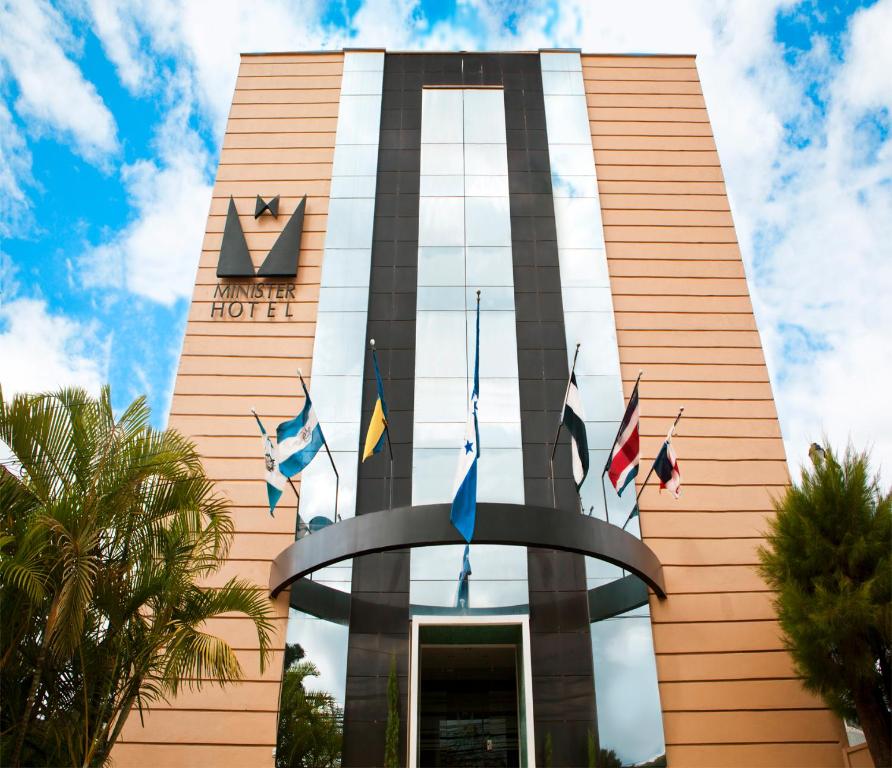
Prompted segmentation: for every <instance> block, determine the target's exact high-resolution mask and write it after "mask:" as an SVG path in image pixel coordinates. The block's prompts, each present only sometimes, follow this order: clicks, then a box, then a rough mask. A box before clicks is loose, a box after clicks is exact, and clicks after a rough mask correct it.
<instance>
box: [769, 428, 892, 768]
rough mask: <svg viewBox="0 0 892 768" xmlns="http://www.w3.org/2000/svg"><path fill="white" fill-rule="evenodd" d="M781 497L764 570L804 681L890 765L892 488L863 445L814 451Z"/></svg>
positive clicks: (879, 761)
mask: <svg viewBox="0 0 892 768" xmlns="http://www.w3.org/2000/svg"><path fill="white" fill-rule="evenodd" d="M811 455H812V460H811V466H810V467H805V468H803V470H802V475H801V478H800V481H799V483H798V484H796V485H794V486H792V487H791V488H789V489H788V491H787V493H786V495H785V496H784V497H783V498H782V499H780V500H778V501H777V502H776V503H775V509H776V511H777V515H776V518H775V519H774V521H773V522H772V524H771V530H770V533H769V536H768V544H769V546H768V547H767V548H763V549H762V550H761V551H760V556H761V559H762V574H763V576H764V577H765V579H766V581H767V582H768V584H769V585H770V586H771V587H772V588H773V589H774V590H775V591H776V592H777V598H776V607H777V611H778V618H779V620H780V625H781V628H782V630H783V632H784V636H785V641H786V644H787V647H788V649H789V651H790V653H791V655H792V656H793V659H794V661H795V664H796V669H797V671H798V673H799V674H800V675H801V676H802V681H803V683H804V685H805V687H806V688H807V689H809V690H811V691H813V692H815V693H817V694H819V695H820V696H821V697H823V699H824V701H825V702H826V703H827V705H828V707H830V709H832V710H833V711H834V712H836V713H837V714H839V715H840V716H841V717H844V718H846V719H848V720H850V721H854V722H857V723H859V724H860V725H861V727H862V728H863V729H864V735H865V738H866V740H867V745H868V748H869V749H870V753H871V756H872V757H873V761H874V765H876V766H877V767H878V768H879V767H880V766H889V765H892V717H890V699H892V494H890V492H889V491H888V490H886V491H883V490H882V489H881V488H880V484H879V479H878V477H877V476H871V474H870V466H869V457H868V455H867V453H858V452H856V451H855V450H854V449H853V448H852V447H851V446H849V447H848V448H847V449H846V452H845V455H844V456H843V457H842V459H841V460H840V459H839V458H838V457H837V456H836V454H835V453H834V452H833V451H832V450H831V449H829V448H827V449H825V450H815V451H813V452H812V454H811Z"/></svg>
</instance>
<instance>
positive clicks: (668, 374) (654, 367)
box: [617, 313, 767, 382]
mask: <svg viewBox="0 0 892 768" xmlns="http://www.w3.org/2000/svg"><path fill="white" fill-rule="evenodd" d="M634 317H636V318H641V315H634ZM682 317H699V315H682ZM707 317H711V316H709V315H708V316H707ZM731 317H744V318H750V317H752V315H731ZM621 322H622V319H621V318H620V316H619V313H618V314H617V325H620V324H621ZM639 322H641V323H642V324H643V323H645V322H647V319H644V320H640V321H639ZM640 370H641V366H639V365H635V364H633V363H627V364H626V365H624V366H622V373H623V380H624V381H627V382H634V381H635V377H636V376H637V375H638V372H639V371H640ZM647 379H648V381H650V380H653V381H767V372H766V371H765V367H764V366H762V365H757V364H750V365H736V364H734V363H724V364H719V365H708V364H705V363H690V364H676V365H671V364H666V363H651V364H650V365H648V366H647Z"/></svg>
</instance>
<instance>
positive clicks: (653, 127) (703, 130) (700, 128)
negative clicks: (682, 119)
mask: <svg viewBox="0 0 892 768" xmlns="http://www.w3.org/2000/svg"><path fill="white" fill-rule="evenodd" d="M589 126H590V129H591V132H592V135H593V136H710V137H711V136H712V126H711V125H710V124H709V123H678V122H674V121H672V120H666V119H663V120H647V121H644V120H636V119H634V118H632V119H627V120H611V121H609V122H608V121H604V122H602V121H600V120H595V119H592V117H591V115H589Z"/></svg>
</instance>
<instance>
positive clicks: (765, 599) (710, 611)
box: [648, 538, 775, 624]
mask: <svg viewBox="0 0 892 768" xmlns="http://www.w3.org/2000/svg"><path fill="white" fill-rule="evenodd" d="M670 541H672V540H671V539H654V538H648V544H649V545H650V546H651V547H655V546H659V545H661V544H666V543H668V542H670ZM728 541H729V542H730V541H732V540H728ZM684 543H686V544H687V543H690V541H685V542H684ZM773 599H774V598H773V595H772V594H771V593H770V592H739V593H737V594H735V595H727V594H717V595H715V594H713V595H710V594H701V595H673V596H672V599H671V600H655V601H654V603H653V605H652V608H651V621H652V622H653V623H654V624H667V623H676V622H691V621H699V622H707V621H724V622H729V621H753V620H762V619H768V620H773V619H774V618H775V615H774V605H773Z"/></svg>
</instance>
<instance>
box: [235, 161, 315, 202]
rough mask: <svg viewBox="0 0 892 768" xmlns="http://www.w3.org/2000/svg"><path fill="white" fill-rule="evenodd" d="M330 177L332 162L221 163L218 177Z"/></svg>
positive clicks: (245, 178)
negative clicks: (284, 163) (286, 163)
mask: <svg viewBox="0 0 892 768" xmlns="http://www.w3.org/2000/svg"><path fill="white" fill-rule="evenodd" d="M330 178H331V163H304V164H302V165H221V166H220V167H219V168H217V179H219V180H220V181H255V182H256V181H303V180H313V179H330ZM267 194H269V193H267Z"/></svg>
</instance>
